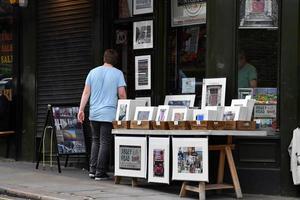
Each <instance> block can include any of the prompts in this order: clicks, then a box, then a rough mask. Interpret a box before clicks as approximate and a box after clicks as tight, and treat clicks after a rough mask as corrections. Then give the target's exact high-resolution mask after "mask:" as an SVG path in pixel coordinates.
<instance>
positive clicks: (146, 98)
mask: <svg viewBox="0 0 300 200" xmlns="http://www.w3.org/2000/svg"><path fill="white" fill-rule="evenodd" d="M135 99H136V100H143V101H146V104H145V106H151V97H136V98H135Z"/></svg>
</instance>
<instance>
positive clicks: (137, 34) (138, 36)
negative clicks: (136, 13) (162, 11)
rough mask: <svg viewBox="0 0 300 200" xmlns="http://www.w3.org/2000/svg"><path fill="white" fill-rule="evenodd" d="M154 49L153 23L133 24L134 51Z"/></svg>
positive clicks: (140, 22) (150, 21)
mask: <svg viewBox="0 0 300 200" xmlns="http://www.w3.org/2000/svg"><path fill="white" fill-rule="evenodd" d="M150 48H153V21H152V20H148V21H139V22H134V23H133V49H150Z"/></svg>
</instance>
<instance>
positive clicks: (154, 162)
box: [148, 137, 170, 184]
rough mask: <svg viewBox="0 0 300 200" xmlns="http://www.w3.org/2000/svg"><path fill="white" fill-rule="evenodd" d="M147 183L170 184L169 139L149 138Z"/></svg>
mask: <svg viewBox="0 0 300 200" xmlns="http://www.w3.org/2000/svg"><path fill="white" fill-rule="evenodd" d="M148 158H149V159H148V182H152V183H166V184H169V183H170V174H169V171H170V170H169V169H170V139H169V138H154V137H150V138H149V152H148Z"/></svg>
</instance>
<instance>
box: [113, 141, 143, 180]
mask: <svg viewBox="0 0 300 200" xmlns="http://www.w3.org/2000/svg"><path fill="white" fill-rule="evenodd" d="M146 174H147V139H146V137H118V136H116V137H115V176H127V177H137V178H146Z"/></svg>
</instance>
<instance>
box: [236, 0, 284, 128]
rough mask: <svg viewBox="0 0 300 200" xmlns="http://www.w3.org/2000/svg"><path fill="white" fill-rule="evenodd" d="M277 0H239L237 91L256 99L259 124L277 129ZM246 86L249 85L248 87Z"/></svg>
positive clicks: (256, 116)
mask: <svg viewBox="0 0 300 200" xmlns="http://www.w3.org/2000/svg"><path fill="white" fill-rule="evenodd" d="M278 5H279V2H278V0H242V1H240V4H239V8H240V23H239V29H238V49H237V54H238V56H237V58H238V62H237V63H238V74H237V76H238V77H237V78H238V81H237V82H238V83H237V84H238V88H239V90H238V93H239V97H240V98H243V97H244V96H245V94H247V92H246V91H248V93H249V94H252V95H253V97H254V98H255V99H256V100H257V103H256V105H255V108H254V119H255V120H256V121H257V124H258V126H259V128H263V129H271V130H277V129H279V124H278V123H277V122H278V116H279V115H278V109H277V108H278V106H277V105H278V102H277V97H278V91H279V90H278V71H279V50H280V44H279V30H280V29H279V28H278V19H279V13H280V12H279V11H280V10H279V7H278ZM247 88H248V89H247Z"/></svg>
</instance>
